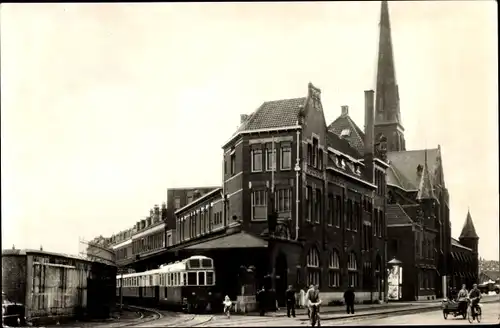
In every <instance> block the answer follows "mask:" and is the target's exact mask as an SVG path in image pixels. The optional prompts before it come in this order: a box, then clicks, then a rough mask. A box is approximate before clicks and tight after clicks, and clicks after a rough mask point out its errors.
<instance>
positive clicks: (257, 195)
mask: <svg viewBox="0 0 500 328" xmlns="http://www.w3.org/2000/svg"><path fill="white" fill-rule="evenodd" d="M252 195H253V198H252V205H253V206H266V191H265V190H254V191H253V192H252Z"/></svg>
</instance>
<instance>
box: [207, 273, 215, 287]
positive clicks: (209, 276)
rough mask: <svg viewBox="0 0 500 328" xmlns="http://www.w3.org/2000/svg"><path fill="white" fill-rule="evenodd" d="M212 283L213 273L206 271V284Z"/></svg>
mask: <svg viewBox="0 0 500 328" xmlns="http://www.w3.org/2000/svg"><path fill="white" fill-rule="evenodd" d="M213 284H214V273H213V272H207V285H209V286H210V285H213Z"/></svg>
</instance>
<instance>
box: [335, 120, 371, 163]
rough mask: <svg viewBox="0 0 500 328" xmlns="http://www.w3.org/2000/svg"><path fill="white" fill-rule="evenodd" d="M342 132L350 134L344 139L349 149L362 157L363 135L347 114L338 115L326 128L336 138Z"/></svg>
mask: <svg viewBox="0 0 500 328" xmlns="http://www.w3.org/2000/svg"><path fill="white" fill-rule="evenodd" d="M344 130H349V132H350V133H349V135H347V136H345V137H344V138H345V140H347V141H348V142H349V144H350V145H351V147H353V148H354V149H356V150H357V151H358V153H360V154H361V155H363V153H364V144H365V143H364V138H365V134H364V133H363V131H362V130H361V129H360V128H359V127H358V126H357V125H356V123H355V122H354V120H353V119H352V118H351V117H350V116H349V114H342V115H340V116H339V117H337V118H336V119H335V120H334V121H333V122H332V123H331V124H330V125H329V126H328V131H330V132H333V133H334V134H335V135H337V136H340V135H341V133H342V131H344Z"/></svg>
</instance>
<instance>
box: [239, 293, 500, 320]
mask: <svg viewBox="0 0 500 328" xmlns="http://www.w3.org/2000/svg"><path fill="white" fill-rule="evenodd" d="M499 301H500V295H484V296H483V299H482V301H481V302H482V303H491V302H499ZM440 308H441V299H438V300H429V301H428V300H426V301H414V302H390V303H383V304H356V305H354V310H355V311H356V312H355V314H354V315H352V314H350V315H348V314H346V308H345V306H340V305H338V306H322V307H321V314H322V319H324V320H335V319H343V318H346V317H357V316H367V315H377V314H385V313H391V312H408V311H431V310H436V309H440ZM295 314H296V316H307V309H305V308H303V309H296V310H295ZM246 315H248V316H258V315H259V313H256V312H251V313H248V314H246ZM265 316H266V317H285V316H286V308H280V310H279V311H277V312H268V313H266V315H265Z"/></svg>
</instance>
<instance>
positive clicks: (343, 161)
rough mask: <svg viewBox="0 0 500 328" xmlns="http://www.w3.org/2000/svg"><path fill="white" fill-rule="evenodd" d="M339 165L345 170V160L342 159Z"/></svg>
mask: <svg viewBox="0 0 500 328" xmlns="http://www.w3.org/2000/svg"><path fill="white" fill-rule="evenodd" d="M340 165H342V168H343V169H345V160H344V159H343V158H342V159H341V160H340Z"/></svg>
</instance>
